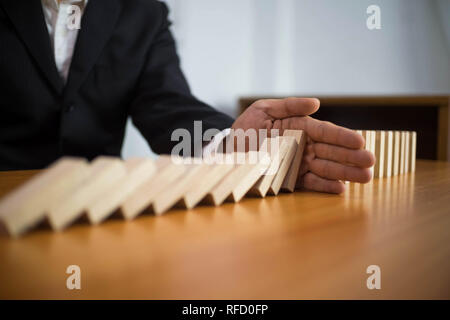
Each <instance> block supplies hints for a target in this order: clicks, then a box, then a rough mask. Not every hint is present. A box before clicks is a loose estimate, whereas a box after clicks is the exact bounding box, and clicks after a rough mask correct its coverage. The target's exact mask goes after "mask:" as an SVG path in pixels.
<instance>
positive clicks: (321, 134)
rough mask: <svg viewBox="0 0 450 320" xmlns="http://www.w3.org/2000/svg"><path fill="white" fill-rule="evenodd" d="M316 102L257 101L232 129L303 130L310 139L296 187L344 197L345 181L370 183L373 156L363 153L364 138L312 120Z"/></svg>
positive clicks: (350, 131)
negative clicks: (338, 194)
mask: <svg viewBox="0 0 450 320" xmlns="http://www.w3.org/2000/svg"><path fill="white" fill-rule="evenodd" d="M319 106H320V101H319V100H318V99H314V98H286V99H265V100H258V101H256V102H255V103H253V104H252V105H251V106H250V107H248V108H247V109H246V110H245V112H244V113H243V114H242V115H241V116H240V117H238V118H237V119H236V121H235V122H234V124H233V126H232V129H235V130H236V129H243V130H244V131H245V130H247V129H251V128H253V129H256V130H258V129H267V130H268V132H270V130H271V129H279V130H280V135H282V134H283V131H284V130H285V129H293V130H304V131H305V132H306V134H307V136H308V141H307V144H306V146H305V151H304V155H303V160H302V165H301V168H300V171H299V179H298V181H297V187H302V188H305V189H309V190H314V191H320V192H329V193H342V192H344V190H345V185H344V183H343V182H342V181H352V182H360V183H367V182H369V181H370V180H371V178H372V174H371V171H370V169H369V168H370V167H371V166H373V165H374V163H375V157H374V155H373V154H372V153H371V152H369V151H367V150H364V149H362V148H363V147H364V138H363V137H362V136H361V135H359V134H358V133H357V132H355V131H353V130H350V129H347V128H344V127H340V126H337V125H335V124H333V123H331V122H327V121H320V120H317V119H314V118H311V117H310V116H309V115H311V114H313V113H314V112H316V111H317V110H318V109H319Z"/></svg>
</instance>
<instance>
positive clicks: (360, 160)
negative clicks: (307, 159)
mask: <svg viewBox="0 0 450 320" xmlns="http://www.w3.org/2000/svg"><path fill="white" fill-rule="evenodd" d="M313 147H314V153H315V155H316V157H317V158H321V159H324V160H331V161H334V162H339V163H342V164H353V165H355V166H357V167H360V168H369V167H372V166H373V165H374V164H375V157H374V155H373V154H372V152H370V151H368V150H364V149H358V150H355V149H347V148H342V147H338V146H334V145H331V144H326V143H314V144H313Z"/></svg>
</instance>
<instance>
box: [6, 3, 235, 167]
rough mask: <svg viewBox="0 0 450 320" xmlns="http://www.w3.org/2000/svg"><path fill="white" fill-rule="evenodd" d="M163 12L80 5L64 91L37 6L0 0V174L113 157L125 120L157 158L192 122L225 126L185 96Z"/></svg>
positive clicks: (152, 6)
mask: <svg viewBox="0 0 450 320" xmlns="http://www.w3.org/2000/svg"><path fill="white" fill-rule="evenodd" d="M167 13H168V10H167V7H166V6H165V5H164V4H163V3H161V2H158V1H153V0H90V1H89V2H88V4H87V7H86V9H85V12H84V15H83V18H82V21H81V29H80V30H79V34H78V39H77V43H76V47H75V51H74V55H73V59H72V65H71V69H70V72H69V78H68V81H67V84H66V85H64V83H63V81H62V79H61V78H60V76H59V74H58V71H57V69H56V65H55V62H54V55H53V51H52V49H51V44H50V38H49V34H48V31H47V28H46V25H45V20H44V16H43V12H42V7H41V0H0V47H1V48H0V83H1V87H0V109H1V112H0V114H1V117H0V170H8V169H31V168H42V167H44V166H46V165H48V164H49V163H50V162H52V161H54V160H55V159H57V158H58V157H60V156H62V155H74V156H82V157H86V158H88V159H92V158H94V157H96V156H97V155H112V156H119V155H120V151H121V147H122V142H123V137H124V131H125V124H126V120H127V118H128V116H131V117H132V119H133V122H134V124H135V125H136V126H137V128H138V129H139V130H140V132H141V133H142V134H143V136H144V137H145V138H146V139H147V141H148V143H149V144H150V146H151V148H152V149H153V150H154V151H155V152H157V153H170V151H171V149H172V147H173V146H174V145H175V144H177V143H178V142H171V133H172V131H173V130H174V129H177V128H186V129H188V130H189V131H190V132H191V133H192V136H193V121H194V120H202V121H203V130H207V129H209V128H217V129H219V130H222V129H224V128H226V127H230V126H231V124H232V121H233V120H232V119H231V118H230V117H228V116H226V115H224V114H222V113H220V112H218V111H216V110H214V109H212V108H211V107H209V106H207V105H205V104H204V103H202V102H200V101H199V100H197V99H196V98H194V97H193V96H192V94H191V93H190V90H189V87H188V84H187V83H186V80H185V78H184V76H183V74H182V71H181V70H180V67H179V59H178V57H177V54H176V50H175V43H174V40H173V38H172V35H171V33H170V31H169V22H168V20H167Z"/></svg>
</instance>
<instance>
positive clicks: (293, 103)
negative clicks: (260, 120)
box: [253, 98, 320, 119]
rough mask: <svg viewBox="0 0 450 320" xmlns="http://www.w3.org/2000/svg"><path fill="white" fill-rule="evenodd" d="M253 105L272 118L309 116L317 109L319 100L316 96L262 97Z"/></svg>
mask: <svg viewBox="0 0 450 320" xmlns="http://www.w3.org/2000/svg"><path fill="white" fill-rule="evenodd" d="M253 107H254V108H256V109H259V110H261V111H262V112H264V113H265V114H267V115H268V116H270V117H271V118H273V119H284V118H289V117H302V116H309V115H311V114H313V113H314V112H316V111H317V110H318V109H319V107H320V101H319V99H316V98H285V99H263V100H258V101H256V102H255V103H254V104H253Z"/></svg>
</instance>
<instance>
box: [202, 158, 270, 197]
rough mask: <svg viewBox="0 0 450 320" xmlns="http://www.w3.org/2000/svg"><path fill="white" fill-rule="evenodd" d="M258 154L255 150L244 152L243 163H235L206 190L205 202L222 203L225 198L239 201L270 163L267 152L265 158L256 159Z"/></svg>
mask: <svg viewBox="0 0 450 320" xmlns="http://www.w3.org/2000/svg"><path fill="white" fill-rule="evenodd" d="M258 155H259V154H258V152H256V151H251V152H248V153H247V154H245V155H244V159H245V163H237V164H236V165H235V167H234V169H233V170H232V171H231V172H230V173H229V174H228V175H227V176H226V177H225V178H224V179H223V180H222V181H220V182H219V183H218V184H217V185H216V186H215V187H214V188H213V189H212V190H211V191H210V192H208V195H207V197H206V198H205V200H206V202H208V203H212V204H214V205H216V206H218V205H220V204H222V203H223V202H224V201H225V200H226V199H228V200H230V201H233V202H239V201H240V200H241V199H242V198H243V197H244V196H245V194H246V193H247V192H248V191H249V190H250V188H251V187H252V186H253V185H254V184H255V183H256V182H257V181H258V179H260V177H261V176H262V175H263V174H264V173H265V172H266V171H267V168H268V167H269V165H270V158H269V157H268V156H267V154H265V155H266V156H267V159H258ZM237 156H238V154H233V155H232V157H233V158H237ZM233 160H236V159H233Z"/></svg>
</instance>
